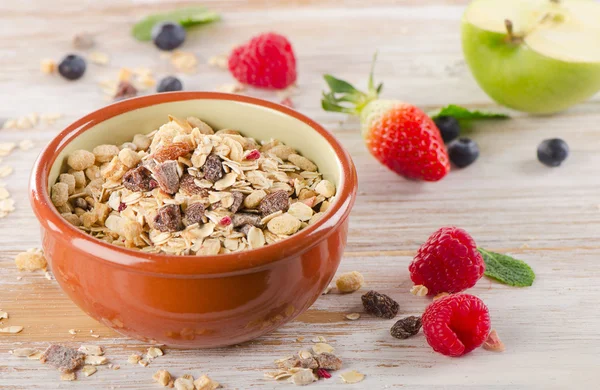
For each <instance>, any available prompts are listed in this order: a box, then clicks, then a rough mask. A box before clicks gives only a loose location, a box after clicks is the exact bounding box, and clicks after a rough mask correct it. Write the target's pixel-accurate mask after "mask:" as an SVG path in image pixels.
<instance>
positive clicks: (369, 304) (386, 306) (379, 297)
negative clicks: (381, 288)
mask: <svg viewBox="0 0 600 390" xmlns="http://www.w3.org/2000/svg"><path fill="white" fill-rule="evenodd" d="M361 298H362V303H363V306H364V308H365V311H366V312H367V313H369V314H373V315H374V316H376V317H381V318H388V319H390V318H394V317H396V314H398V310H399V309H400V306H399V305H398V302H396V301H394V300H393V299H392V298H390V297H388V296H387V295H385V294H380V293H378V292H376V291H373V290H371V291H369V292H368V293H366V294H365V295H363V296H362V297H361Z"/></svg>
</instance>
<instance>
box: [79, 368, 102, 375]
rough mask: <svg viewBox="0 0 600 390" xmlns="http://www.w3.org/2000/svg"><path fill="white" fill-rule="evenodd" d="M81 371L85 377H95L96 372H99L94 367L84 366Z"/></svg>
mask: <svg viewBox="0 0 600 390" xmlns="http://www.w3.org/2000/svg"><path fill="white" fill-rule="evenodd" d="M81 371H83V374H84V375H85V376H91V375H94V374H95V373H96V371H98V369H97V368H96V367H94V366H83V368H82V369H81Z"/></svg>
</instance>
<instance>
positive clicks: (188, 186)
mask: <svg viewBox="0 0 600 390" xmlns="http://www.w3.org/2000/svg"><path fill="white" fill-rule="evenodd" d="M179 188H181V190H182V191H183V192H184V193H185V194H186V195H190V196H191V195H200V196H203V197H207V196H208V190H207V189H206V188H202V187H198V186H197V185H196V183H195V182H194V177H193V176H192V175H190V174H187V173H186V174H184V175H183V176H181V180H179Z"/></svg>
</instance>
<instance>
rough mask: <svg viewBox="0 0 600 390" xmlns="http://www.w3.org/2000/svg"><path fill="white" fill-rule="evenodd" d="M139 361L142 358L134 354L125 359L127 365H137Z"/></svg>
mask: <svg viewBox="0 0 600 390" xmlns="http://www.w3.org/2000/svg"><path fill="white" fill-rule="evenodd" d="M140 360H142V357H141V356H140V355H138V354H135V353H134V354H133V355H129V357H128V358H127V363H129V364H138V363H139V361H140Z"/></svg>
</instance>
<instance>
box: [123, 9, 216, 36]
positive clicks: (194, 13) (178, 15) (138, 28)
mask: <svg viewBox="0 0 600 390" xmlns="http://www.w3.org/2000/svg"><path fill="white" fill-rule="evenodd" d="M220 18H221V16H220V15H219V14H218V13H216V12H212V11H209V10H208V9H206V8H205V7H188V8H181V9H178V10H174V11H171V12H165V13H159V14H152V15H148V16H146V17H145V18H144V19H142V20H140V21H139V22H137V23H136V24H135V25H134V26H133V28H132V29H131V35H133V37H134V38H135V39H137V40H138V41H149V40H151V39H152V27H154V25H155V24H156V23H160V22H167V21H169V22H174V23H179V24H181V25H182V26H183V27H184V28H186V29H187V28H190V27H192V26H196V25H200V24H208V23H212V22H215V21H217V20H219V19H220Z"/></svg>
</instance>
